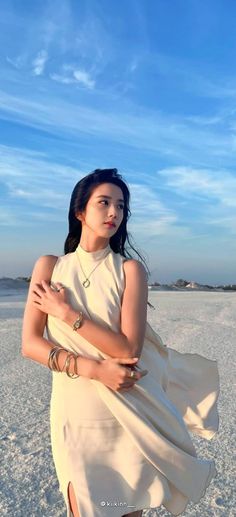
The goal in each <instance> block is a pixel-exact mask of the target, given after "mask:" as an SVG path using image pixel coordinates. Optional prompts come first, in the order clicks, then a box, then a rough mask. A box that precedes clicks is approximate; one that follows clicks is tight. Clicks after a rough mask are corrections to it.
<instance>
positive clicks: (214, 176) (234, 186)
mask: <svg viewBox="0 0 236 517" xmlns="http://www.w3.org/2000/svg"><path fill="white" fill-rule="evenodd" d="M157 174H158V175H159V176H162V177H163V178H164V179H165V182H166V184H167V185H168V187H170V188H172V189H174V190H175V191H177V192H178V193H179V194H180V195H184V196H185V195H186V194H188V195H200V196H202V197H203V198H205V199H206V200H209V199H217V200H218V202H219V203H221V204H223V205H226V206H229V207H236V197H235V192H236V178H235V176H234V175H233V174H231V173H230V172H228V171H225V170H222V171H220V170H209V169H208V170H207V169H195V168H191V167H172V168H166V169H163V170H160V171H158V173H157Z"/></svg>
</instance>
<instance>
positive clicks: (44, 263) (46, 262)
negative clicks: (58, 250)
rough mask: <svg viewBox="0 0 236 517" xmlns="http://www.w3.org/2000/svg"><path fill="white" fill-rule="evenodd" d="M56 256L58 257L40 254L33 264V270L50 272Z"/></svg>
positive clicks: (56, 258)
mask: <svg viewBox="0 0 236 517" xmlns="http://www.w3.org/2000/svg"><path fill="white" fill-rule="evenodd" d="M58 258H59V257H58V256H57V255H41V256H40V257H39V258H38V259H37V260H36V262H35V264H34V272H37V273H40V272H42V271H43V272H44V273H49V272H51V271H52V269H53V268H54V266H55V264H56V262H57V260H58Z"/></svg>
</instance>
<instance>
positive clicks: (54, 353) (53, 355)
mask: <svg viewBox="0 0 236 517" xmlns="http://www.w3.org/2000/svg"><path fill="white" fill-rule="evenodd" d="M61 350H64V351H66V352H67V356H66V360H65V363H64V365H63V368H62V370H60V368H59V363H58V355H59V353H60V352H61ZM78 357H79V354H76V353H75V352H71V351H70V350H66V349H65V348H63V347H61V346H57V345H56V346H54V347H52V349H51V350H50V353H49V357H48V367H49V368H50V370H52V371H54V372H64V369H65V370H66V374H67V375H68V377H70V378H71V379H77V377H79V375H78V371H77V362H76V360H77V358H78ZM72 358H73V359H74V373H70V371H69V368H70V361H71V359H72Z"/></svg>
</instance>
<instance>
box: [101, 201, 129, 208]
mask: <svg viewBox="0 0 236 517" xmlns="http://www.w3.org/2000/svg"><path fill="white" fill-rule="evenodd" d="M99 203H108V201H107V200H106V199H103V200H102V201H99ZM119 207H120V208H121V210H124V205H121V204H120V205H119Z"/></svg>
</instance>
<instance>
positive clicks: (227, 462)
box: [0, 291, 236, 517]
mask: <svg viewBox="0 0 236 517" xmlns="http://www.w3.org/2000/svg"><path fill="white" fill-rule="evenodd" d="M24 299H25V296H24V295H23V296H21V298H19V297H18V298H16V297H15V298H11V297H8V298H0V314H1V319H0V340H1V346H0V354H1V356H0V357H1V360H0V368H1V371H0V379H1V381H0V383H1V427H0V437H1V451H0V455H1V463H0V515H1V517H3V516H7V517H59V516H63V517H65V515H66V513H65V504H64V500H63V497H62V495H61V493H60V492H59V490H58V482H57V477H56V473H55V468H54V464H53V459H52V455H51V448H50V429H49V401H50V389H51V372H50V371H49V370H48V369H47V368H45V367H44V366H41V365H39V364H37V363H35V362H33V361H31V360H29V359H24V358H23V357H22V356H21V352H20V348H21V339H20V334H21V325H22V314H23V308H24ZM19 300H21V301H19ZM149 301H150V302H151V303H152V304H153V305H155V306H156V307H157V308H156V310H153V309H150V308H149V309H148V321H149V322H150V323H151V325H152V326H153V327H154V329H155V330H156V331H157V332H158V333H159V334H160V335H161V337H162V339H163V341H164V343H166V344H167V345H168V346H170V347H172V348H175V349H176V350H179V351H183V352H197V353H199V354H202V355H205V356H206V357H209V358H210V359H216V360H217V361H218V367H219V373H220V381H221V393H220V397H219V401H218V408H219V414H220V429H219V432H218V434H217V435H216V436H215V437H214V438H213V439H212V441H206V440H203V439H200V438H196V437H194V436H193V441H194V443H195V445H196V446H197V450H198V454H199V456H201V457H203V458H209V459H211V458H214V459H215V462H216V468H217V472H218V474H217V477H216V478H215V479H214V480H213V481H212V483H211V485H210V486H209V488H208V489H207V491H206V495H205V497H204V498H202V499H201V501H200V503H199V504H198V505H193V504H191V503H190V504H189V505H188V507H187V509H186V512H185V513H184V514H182V515H183V517H187V516H188V517H189V516H194V517H206V516H217V517H218V516H219V517H222V516H225V517H233V515H235V508H236V501H235V500H234V496H233V484H234V483H235V481H234V479H233V460H235V452H234V450H233V449H234V447H235V443H236V437H235V422H234V421H233V420H234V415H235V382H236V381H235V372H233V362H234V363H235V350H234V349H235V343H236V293H217V292H210V293H207V292H192V291H191V292H149ZM72 382H73V381H72ZM143 515H144V516H157V515H158V516H163V517H164V516H165V517H167V516H170V515H171V514H170V513H169V512H167V511H165V510H164V508H163V507H161V508H158V509H157V511H155V510H149V511H144V512H143ZM88 517H89V516H88Z"/></svg>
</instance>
